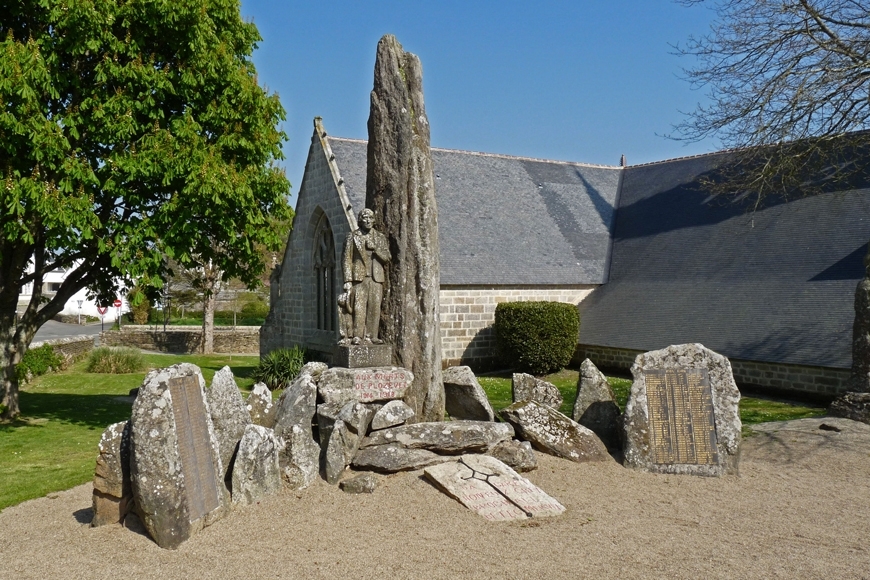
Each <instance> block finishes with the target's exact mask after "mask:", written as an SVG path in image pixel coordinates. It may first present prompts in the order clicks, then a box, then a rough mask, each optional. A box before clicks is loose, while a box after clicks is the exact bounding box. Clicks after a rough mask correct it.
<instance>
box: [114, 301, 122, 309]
mask: <svg viewBox="0 0 870 580" xmlns="http://www.w3.org/2000/svg"><path fill="white" fill-rule="evenodd" d="M112 306H114V307H115V308H120V307H121V301H120V300H115V301H114V302H112Z"/></svg>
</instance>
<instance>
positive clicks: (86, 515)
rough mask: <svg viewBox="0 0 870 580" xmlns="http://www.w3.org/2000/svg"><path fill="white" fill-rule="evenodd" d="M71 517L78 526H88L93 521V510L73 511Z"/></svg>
mask: <svg viewBox="0 0 870 580" xmlns="http://www.w3.org/2000/svg"><path fill="white" fill-rule="evenodd" d="M73 517H74V518H75V519H76V521H77V522H78V523H80V524H89V523H91V520H93V519H94V510H93V509H92V508H82V509H80V510H76V511H74V512H73Z"/></svg>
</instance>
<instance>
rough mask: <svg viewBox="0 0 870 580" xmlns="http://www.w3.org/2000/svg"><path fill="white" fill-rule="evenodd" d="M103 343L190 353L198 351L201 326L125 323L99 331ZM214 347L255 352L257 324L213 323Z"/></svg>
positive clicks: (247, 352)
mask: <svg viewBox="0 0 870 580" xmlns="http://www.w3.org/2000/svg"><path fill="white" fill-rule="evenodd" d="M100 340H101V342H102V344H104V345H106V346H131V347H135V348H141V349H142V350H153V351H157V352H171V353H175V354H193V353H197V352H199V349H200V345H201V344H202V327H199V326H171V327H167V329H166V331H164V330H163V327H162V326H160V327H153V326H142V325H133V324H130V325H127V326H123V327H122V328H121V330H120V331H118V330H112V331H107V332H104V333H102V334H101V335H100ZM214 351H215V352H217V353H233V354H259V353H260V327H259V326H236V327H235V328H231V327H216V328H215V331H214Z"/></svg>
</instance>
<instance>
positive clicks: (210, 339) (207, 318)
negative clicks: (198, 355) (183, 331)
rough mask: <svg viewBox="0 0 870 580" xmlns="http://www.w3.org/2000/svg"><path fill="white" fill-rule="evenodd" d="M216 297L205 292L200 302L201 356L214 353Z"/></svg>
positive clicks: (211, 293)
mask: <svg viewBox="0 0 870 580" xmlns="http://www.w3.org/2000/svg"><path fill="white" fill-rule="evenodd" d="M216 304H217V295H216V294H215V293H213V292H207V293H206V296H205V298H204V299H203V301H202V354H212V353H213V352H214V309H215V305H216Z"/></svg>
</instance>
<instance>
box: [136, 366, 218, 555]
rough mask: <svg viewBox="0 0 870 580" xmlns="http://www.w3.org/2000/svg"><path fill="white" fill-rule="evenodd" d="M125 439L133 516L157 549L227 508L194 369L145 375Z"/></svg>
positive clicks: (178, 541)
mask: <svg viewBox="0 0 870 580" xmlns="http://www.w3.org/2000/svg"><path fill="white" fill-rule="evenodd" d="M130 432H131V436H130V458H131V459H130V477H131V482H132V487H133V496H134V499H135V504H136V509H137V512H138V514H139V515H140V517H141V519H142V521H143V523H144V524H145V528H146V529H147V530H148V533H149V534H150V535H151V537H152V538H154V541H155V542H157V545H159V546H160V547H162V548H173V549H174V548H177V547H178V546H179V545H180V544H181V543H182V542H183V541H185V540H186V539H187V538H189V537H190V536H191V535H192V534H193V533H195V532H197V531H199V530H200V529H201V528H202V527H204V526H206V525H209V524H211V523H212V522H214V521H215V520H217V519H218V518H220V517H221V516H222V515H223V514H224V513H225V509H224V508H225V507H226V506H227V505H228V503H229V493H228V492H227V490H226V488H225V487H224V485H223V481H222V479H223V478H222V474H223V464H222V463H221V459H220V451H219V445H218V441H217V438H216V436H215V433H214V427H213V425H212V421H211V416H210V413H209V409H208V404H207V401H206V400H205V381H204V380H203V378H202V373H200V370H199V368H198V367H196V366H195V365H191V364H187V363H183V364H179V365H174V366H172V367H169V368H166V369H160V370H155V371H151V372H150V373H149V374H148V376H146V377H145V380H144V382H143V383H142V386H141V387H140V388H139V395H138V396H137V397H136V401H135V402H134V403H133V410H132V413H131V417H130Z"/></svg>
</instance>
